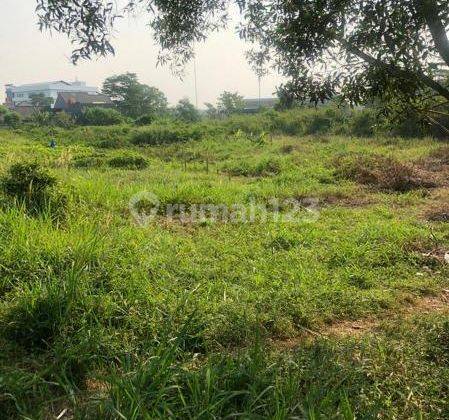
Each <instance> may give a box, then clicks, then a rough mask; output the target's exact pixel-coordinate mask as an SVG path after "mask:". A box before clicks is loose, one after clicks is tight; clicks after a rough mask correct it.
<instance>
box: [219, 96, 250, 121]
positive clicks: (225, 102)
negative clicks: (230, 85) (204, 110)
mask: <svg viewBox="0 0 449 420" xmlns="http://www.w3.org/2000/svg"><path fill="white" fill-rule="evenodd" d="M244 107H245V102H244V100H243V96H241V95H239V94H238V93H237V92H234V93H233V92H227V91H225V92H223V93H222V94H221V95H220V96H219V98H218V101H217V109H218V112H219V113H220V114H223V115H231V114H238V113H240V112H242V111H243V108H244Z"/></svg>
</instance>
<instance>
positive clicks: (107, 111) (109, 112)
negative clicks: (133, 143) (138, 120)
mask: <svg viewBox="0 0 449 420" xmlns="http://www.w3.org/2000/svg"><path fill="white" fill-rule="evenodd" d="M78 121H79V122H80V123H81V124H84V125H115V124H122V123H123V122H124V118H123V116H122V114H120V112H118V111H117V110H116V109H111V108H97V107H94V108H87V109H85V110H84V111H83V113H82V114H81V115H80V116H79V118H78Z"/></svg>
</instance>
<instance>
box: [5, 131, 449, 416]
mask: <svg viewBox="0 0 449 420" xmlns="http://www.w3.org/2000/svg"><path fill="white" fill-rule="evenodd" d="M120 130H122V134H120ZM142 130H143V131H145V128H143V129H142ZM147 130H148V129H147ZM246 131H247V132H246V133H245V131H244V130H235V131H234V133H233V134H232V133H215V134H214V133H208V134H207V135H206V136H203V137H202V138H201V139H200V138H198V136H196V137H195V136H193V139H192V140H189V139H188V138H182V139H178V140H179V141H170V142H164V141H160V142H159V141H156V142H149V143H170V144H150V145H148V142H145V141H129V138H128V137H129V129H128V128H126V127H125V128H116V129H114V134H113V136H111V138H112V140H111V141H108V140H110V139H109V137H108V135H109V134H110V132H111V130H108V129H106V128H105V129H91V128H82V129H74V130H72V131H65V130H62V129H61V130H58V131H57V132H53V133H51V132H48V131H47V132H46V131H44V130H40V131H39V130H34V131H33V130H18V131H15V132H14V131H7V130H3V131H0V170H1V174H2V176H3V183H2V185H3V188H4V185H5V182H6V181H5V180H7V179H8V177H9V178H11V176H12V175H11V173H10V172H8V171H9V168H11V166H12V165H14V164H15V163H17V162H25V161H32V162H38V163H39V164H40V165H41V166H42V167H44V168H47V170H48V171H49V173H50V174H52V175H53V176H54V177H55V178H56V184H55V185H53V186H52V187H51V191H50V192H49V195H48V197H47V198H46V199H45V200H44V202H43V204H42V202H39V203H40V204H39V206H37V207H31V206H30V201H29V200H28V198H27V199H24V200H18V199H17V197H14V194H12V193H9V194H8V192H7V191H6V190H5V189H4V191H6V192H3V195H2V196H1V203H2V204H1V211H0V345H1V349H2V351H1V352H0V413H1V415H0V417H3V418H33V419H34V418H55V417H57V416H59V415H61V417H60V418H86V417H87V418H126V419H150V418H182V419H186V418H192V419H193V418H199V419H205V418H226V417H229V418H236V417H243V418H276V419H284V418H309V419H317V418H326V419H327V418H345V419H352V418H354V417H361V418H378V417H382V418H448V417H449V401H448V398H447V396H448V391H449V389H448V384H449V315H448V314H449V311H448V310H447V303H446V302H445V298H447V295H448V292H447V289H449V279H448V276H449V264H447V263H446V262H445V254H446V253H447V252H449V229H448V220H449V194H448V191H449V178H448V174H449V147H448V146H447V145H445V144H444V143H442V142H438V141H436V140H432V139H430V138H427V139H411V138H395V137H391V136H385V137H371V138H356V137H353V138H351V137H349V136H338V135H324V134H317V135H310V136H308V135H303V136H285V135H279V134H276V133H275V134H273V135H270V134H259V135H251V134H250V133H249V132H248V130H246ZM83 133H84V134H83ZM50 136H55V137H57V141H58V146H57V147H56V149H51V148H49V147H48V140H49V138H50ZM143 137H145V136H143ZM187 137H188V136H187ZM135 138H136V137H135V136H134V137H133V139H135ZM31 190H32V186H31V189H30V191H29V192H27V194H28V195H27V197H28V196H29V195H30V194H32V191H31ZM142 192H148V193H152V194H154V195H155V196H157V198H158V200H159V209H158V212H157V215H155V217H154V218H152V219H151V220H149V221H148V223H147V224H145V226H142V225H140V224H139V223H136V220H135V218H134V217H133V214H132V212H131V211H130V207H129V202H130V200H131V199H132V198H133V197H136V194H139V193H142ZM137 197H140V195H137ZM273 199H275V200H278V201H279V202H280V203H281V204H282V203H290V202H291V201H292V200H295V202H297V203H301V206H302V207H301V208H300V210H299V211H298V217H296V218H295V219H294V220H286V219H285V218H284V217H283V216H285V215H286V214H288V213H289V212H290V211H291V208H290V207H289V205H287V204H286V205H283V204H282V205H281V206H280V209H279V211H280V214H278V216H279V217H275V216H276V214H277V213H276V211H275V210H276V209H273V205H272V202H273ZM309 202H313V203H314V206H315V207H314V211H313V217H310V216H311V214H312V213H310V212H309V210H308V208H307V203H309ZM173 203H174V204H185V205H186V206H187V208H189V206H191V205H198V204H202V203H205V204H216V205H226V206H232V205H234V204H238V205H240V206H242V207H243V208H247V207H248V206H250V205H251V204H252V203H256V204H257V205H259V206H262V205H263V206H265V207H266V208H267V214H266V217H265V220H264V219H263V218H259V217H256V218H255V220H253V221H246V222H245V223H244V222H243V221H238V220H237V221H229V220H228V221H226V220H214V219H213V218H211V217H203V218H200V219H198V220H187V219H182V217H180V216H179V214H177V213H175V214H174V216H173V217H168V216H167V215H166V213H165V210H166V209H167V208H168V207H169V206H170V205H171V204H173ZM143 204H144V206H143V207H145V203H143ZM147 204H148V203H147ZM305 207H306V208H305ZM206 216H207V215H206Z"/></svg>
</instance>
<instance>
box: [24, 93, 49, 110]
mask: <svg viewBox="0 0 449 420" xmlns="http://www.w3.org/2000/svg"><path fill="white" fill-rule="evenodd" d="M30 100H31V105H33V107H34V109H35V111H36V110H43V109H45V110H49V109H50V108H51V105H52V104H53V102H54V99H53V98H51V97H50V96H45V95H44V94H43V93H32V94H31V95H30Z"/></svg>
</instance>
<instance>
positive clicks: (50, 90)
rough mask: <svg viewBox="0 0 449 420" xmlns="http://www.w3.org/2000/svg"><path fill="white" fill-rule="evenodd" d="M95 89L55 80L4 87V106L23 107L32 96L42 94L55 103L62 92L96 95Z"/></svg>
mask: <svg viewBox="0 0 449 420" xmlns="http://www.w3.org/2000/svg"><path fill="white" fill-rule="evenodd" d="M97 90H98V89H97V88H96V87H94V86H87V85H86V82H79V81H76V82H65V81H64V80H57V81H55V82H42V83H31V84H27V85H20V86H15V85H6V102H5V103H6V105H7V106H8V107H10V108H15V107H20V106H24V105H26V104H27V103H29V102H30V100H31V96H32V95H33V94H44V95H45V96H47V97H50V98H53V104H54V103H55V102H56V99H57V98H58V94H59V93H63V92H83V93H87V94H95V93H97Z"/></svg>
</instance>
